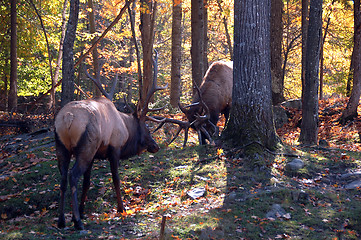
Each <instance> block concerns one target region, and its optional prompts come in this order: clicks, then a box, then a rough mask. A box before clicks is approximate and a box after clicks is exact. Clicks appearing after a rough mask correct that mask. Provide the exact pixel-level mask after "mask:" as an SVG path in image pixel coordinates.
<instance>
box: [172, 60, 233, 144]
mask: <svg viewBox="0 0 361 240" xmlns="http://www.w3.org/2000/svg"><path fill="white" fill-rule="evenodd" d="M194 85H195V87H196V89H197V93H198V94H197V95H196V96H195V97H194V99H193V101H192V104H190V105H188V106H185V107H183V106H182V105H181V104H179V108H180V109H181V111H182V112H183V113H184V114H185V115H186V117H187V119H188V121H189V123H190V126H191V127H192V128H194V129H195V130H196V131H197V132H198V138H199V144H206V140H207V139H208V141H210V142H212V141H213V140H212V137H211V135H213V134H215V133H217V132H218V128H217V127H216V126H217V122H218V119H219V114H223V115H224V116H225V118H226V121H227V120H228V117H229V112H230V109H231V106H232V88H233V62H224V61H216V62H214V63H212V65H211V66H210V67H209V68H208V70H207V72H206V74H205V75H204V78H203V81H202V83H201V85H200V87H199V88H198V86H197V84H194Z"/></svg>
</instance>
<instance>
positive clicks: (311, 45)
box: [299, 0, 322, 145]
mask: <svg viewBox="0 0 361 240" xmlns="http://www.w3.org/2000/svg"><path fill="white" fill-rule="evenodd" d="M308 24H309V25H308V33H307V47H306V69H305V88H304V99H303V103H302V123H301V134H300V139H299V140H300V142H301V143H303V144H310V145H312V144H317V134H318V83H319V62H320V44H321V38H322V37H321V36H322V0H312V1H311V4H310V20H309V23H308Z"/></svg>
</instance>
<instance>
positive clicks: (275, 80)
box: [271, 0, 285, 105]
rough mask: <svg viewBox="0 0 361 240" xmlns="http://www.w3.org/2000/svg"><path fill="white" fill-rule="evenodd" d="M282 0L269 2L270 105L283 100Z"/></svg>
mask: <svg viewBox="0 0 361 240" xmlns="http://www.w3.org/2000/svg"><path fill="white" fill-rule="evenodd" d="M282 9H283V2H282V0H271V74H272V104H273V105H277V104H278V103H281V102H283V101H284V100H285V97H284V96H283V86H284V82H283V81H284V80H283V77H282V36H283V24H282Z"/></svg>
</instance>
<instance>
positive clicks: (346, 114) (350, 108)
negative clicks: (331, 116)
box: [340, 0, 361, 123]
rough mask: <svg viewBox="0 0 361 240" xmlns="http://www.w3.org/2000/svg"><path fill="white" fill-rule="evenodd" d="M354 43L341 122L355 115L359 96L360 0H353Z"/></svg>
mask: <svg viewBox="0 0 361 240" xmlns="http://www.w3.org/2000/svg"><path fill="white" fill-rule="evenodd" d="M353 40H354V45H353V52H352V60H353V61H352V63H351V64H352V68H351V69H352V71H353V74H352V76H353V86H352V90H351V96H350V99H349V101H348V103H347V106H346V108H345V110H344V111H343V112H342V116H341V118H340V122H341V123H346V122H347V121H348V120H352V119H354V118H355V117H357V107H358V104H359V101H360V96H361V8H360V0H354V37H353Z"/></svg>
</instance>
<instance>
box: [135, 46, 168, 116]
mask: <svg viewBox="0 0 361 240" xmlns="http://www.w3.org/2000/svg"><path fill="white" fill-rule="evenodd" d="M154 52H155V58H153V66H154V70H153V83H152V87H151V88H150V89H149V91H148V93H147V97H146V99H145V102H144V106H143V109H142V110H141V112H140V116H143V117H145V116H146V114H147V113H148V112H155V111H159V110H162V109H163V108H164V107H165V106H164V107H161V108H155V109H149V107H148V104H149V102H150V99H151V98H152V96H153V95H154V93H155V92H156V91H159V90H164V89H166V88H167V87H168V83H167V84H166V85H165V86H164V87H159V86H158V85H157V75H158V52H157V50H154Z"/></svg>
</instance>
